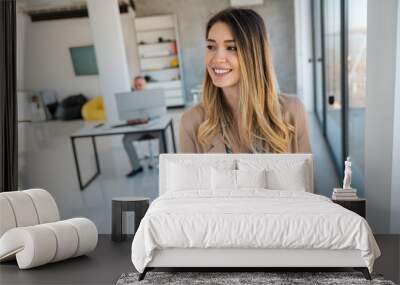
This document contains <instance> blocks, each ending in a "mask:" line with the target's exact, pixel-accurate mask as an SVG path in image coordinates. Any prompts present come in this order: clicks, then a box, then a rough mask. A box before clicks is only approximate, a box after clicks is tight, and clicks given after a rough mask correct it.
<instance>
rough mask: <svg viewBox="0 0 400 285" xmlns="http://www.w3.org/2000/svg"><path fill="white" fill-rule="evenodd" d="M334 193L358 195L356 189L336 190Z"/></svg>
mask: <svg viewBox="0 0 400 285" xmlns="http://www.w3.org/2000/svg"><path fill="white" fill-rule="evenodd" d="M333 192H334V193H357V189H355V188H351V189H343V188H334V189H333Z"/></svg>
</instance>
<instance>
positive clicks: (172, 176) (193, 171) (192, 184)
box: [166, 160, 236, 191]
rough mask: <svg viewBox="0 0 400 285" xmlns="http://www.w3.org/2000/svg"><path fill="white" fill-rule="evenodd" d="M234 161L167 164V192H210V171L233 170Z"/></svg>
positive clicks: (182, 161) (171, 162) (170, 162)
mask: <svg viewBox="0 0 400 285" xmlns="http://www.w3.org/2000/svg"><path fill="white" fill-rule="evenodd" d="M235 165H236V162H235V161H224V160H221V161H212V162H211V163H210V162H198V163H194V162H193V161H190V160H187V161H184V160H179V161H175V162H173V161H169V162H168V163H167V165H166V166H167V179H166V184H167V185H166V188H167V191H185V190H211V188H212V187H211V169H212V168H215V169H227V170H228V169H234V168H235Z"/></svg>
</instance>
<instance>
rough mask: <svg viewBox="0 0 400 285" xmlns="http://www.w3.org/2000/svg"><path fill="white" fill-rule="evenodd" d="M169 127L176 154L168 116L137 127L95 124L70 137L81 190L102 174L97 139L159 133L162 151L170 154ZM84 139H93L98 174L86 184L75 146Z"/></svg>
mask: <svg viewBox="0 0 400 285" xmlns="http://www.w3.org/2000/svg"><path fill="white" fill-rule="evenodd" d="M168 127H170V128H171V137H172V146H173V152H174V153H175V152H176V145H175V134H174V126H173V124H172V117H171V116H168V115H167V116H163V117H161V118H157V119H153V120H151V121H149V122H148V123H146V124H142V125H136V126H124V127H117V128H112V127H111V126H110V125H107V124H93V125H92V126H88V127H84V128H82V129H80V130H79V131H76V132H75V133H73V134H72V135H71V136H70V139H71V144H72V151H73V153H74V159H75V166H76V171H77V175H78V181H79V188H80V189H81V190H84V189H85V188H86V187H87V186H88V185H89V184H90V183H91V182H92V181H93V180H94V179H95V178H96V177H97V176H98V175H99V174H100V164H99V157H98V154H97V145H96V137H101V136H114V135H123V134H130V133H135V134H146V133H154V132H159V133H160V134H161V140H162V142H161V143H162V146H163V147H162V149H163V150H164V151H165V152H168V150H167V140H166V132H167V130H168ZM83 138H91V139H92V145H93V150H94V157H95V160H96V173H95V174H94V175H93V176H92V177H91V178H89V179H88V181H87V182H86V183H83V182H82V177H81V172H80V168H79V162H78V155H77V152H76V145H75V140H77V139H83Z"/></svg>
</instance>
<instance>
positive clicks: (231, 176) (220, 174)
mask: <svg viewBox="0 0 400 285" xmlns="http://www.w3.org/2000/svg"><path fill="white" fill-rule="evenodd" d="M211 189H213V190H218V189H225V190H236V170H232V169H216V168H214V167H213V168H212V170H211Z"/></svg>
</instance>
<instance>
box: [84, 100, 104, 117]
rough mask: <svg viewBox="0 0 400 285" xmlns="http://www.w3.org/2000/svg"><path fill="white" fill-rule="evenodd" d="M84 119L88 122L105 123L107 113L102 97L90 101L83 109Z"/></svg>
mask: <svg viewBox="0 0 400 285" xmlns="http://www.w3.org/2000/svg"><path fill="white" fill-rule="evenodd" d="M81 112H82V117H83V119H84V120H86V121H105V120H106V111H105V109H104V100H103V97H102V96H97V97H95V98H93V99H92V100H89V101H88V102H86V103H85V105H83V107H82V111H81Z"/></svg>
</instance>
